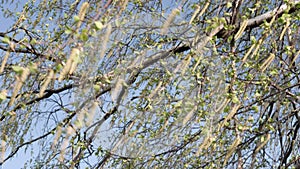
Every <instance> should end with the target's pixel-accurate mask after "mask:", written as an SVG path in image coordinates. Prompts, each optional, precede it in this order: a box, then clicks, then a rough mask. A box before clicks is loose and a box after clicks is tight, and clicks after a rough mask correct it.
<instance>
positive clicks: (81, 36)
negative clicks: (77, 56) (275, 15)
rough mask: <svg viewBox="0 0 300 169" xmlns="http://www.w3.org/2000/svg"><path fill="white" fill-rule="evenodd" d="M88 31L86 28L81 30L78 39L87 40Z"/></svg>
mask: <svg viewBox="0 0 300 169" xmlns="http://www.w3.org/2000/svg"><path fill="white" fill-rule="evenodd" d="M88 38H89V37H88V31H87V30H86V29H84V30H82V32H81V34H80V39H81V40H82V41H87V40H88Z"/></svg>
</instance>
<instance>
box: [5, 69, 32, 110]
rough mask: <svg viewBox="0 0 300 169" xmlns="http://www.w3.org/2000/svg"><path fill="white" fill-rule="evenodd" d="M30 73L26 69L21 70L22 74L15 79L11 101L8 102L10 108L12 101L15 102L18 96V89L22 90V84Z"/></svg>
mask: <svg viewBox="0 0 300 169" xmlns="http://www.w3.org/2000/svg"><path fill="white" fill-rule="evenodd" d="M29 73H30V71H29V69H28V68H23V71H22V74H21V75H20V76H17V77H16V79H17V80H16V84H15V88H14V91H13V93H12V96H11V99H10V102H9V104H8V105H9V106H12V105H13V103H14V101H15V98H16V96H17V95H18V93H19V91H20V89H21V88H22V86H23V83H24V82H25V80H26V79H27V77H28V75H29Z"/></svg>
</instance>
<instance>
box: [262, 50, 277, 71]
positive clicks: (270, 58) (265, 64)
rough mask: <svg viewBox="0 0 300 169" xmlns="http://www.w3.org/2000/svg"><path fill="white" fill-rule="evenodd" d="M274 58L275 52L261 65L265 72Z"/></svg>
mask: <svg viewBox="0 0 300 169" xmlns="http://www.w3.org/2000/svg"><path fill="white" fill-rule="evenodd" d="M274 58H275V55H274V54H273V53H271V54H270V56H269V57H268V59H266V60H265V61H264V63H263V64H262V65H261V66H260V69H261V71H262V72H264V71H265V70H266V69H267V68H268V67H269V65H270V64H271V63H272V61H273V60H274Z"/></svg>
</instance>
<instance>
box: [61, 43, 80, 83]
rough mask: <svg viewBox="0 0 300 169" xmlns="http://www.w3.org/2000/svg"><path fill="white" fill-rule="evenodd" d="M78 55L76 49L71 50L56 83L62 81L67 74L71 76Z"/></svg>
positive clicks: (78, 51) (78, 52)
mask: <svg viewBox="0 0 300 169" xmlns="http://www.w3.org/2000/svg"><path fill="white" fill-rule="evenodd" d="M79 54H80V50H79V49H78V48H73V49H72V51H71V54H70V57H69V59H68V60H67V63H66V65H65V66H64V68H63V70H62V71H61V73H60V75H59V78H58V81H62V80H63V79H64V77H65V76H66V75H67V74H72V73H73V72H74V71H75V69H76V66H77V63H78V60H79V58H78V57H79Z"/></svg>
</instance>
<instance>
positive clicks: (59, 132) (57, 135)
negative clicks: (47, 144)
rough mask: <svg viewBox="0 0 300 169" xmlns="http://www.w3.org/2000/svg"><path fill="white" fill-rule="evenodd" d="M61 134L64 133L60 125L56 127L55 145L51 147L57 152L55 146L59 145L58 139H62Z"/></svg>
mask: <svg viewBox="0 0 300 169" xmlns="http://www.w3.org/2000/svg"><path fill="white" fill-rule="evenodd" d="M61 133H62V127H61V126H60V125H59V126H57V127H56V132H55V137H54V140H53V143H52V145H51V149H52V150H56V148H55V146H56V144H57V143H58V139H59V138H60V136H61Z"/></svg>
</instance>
